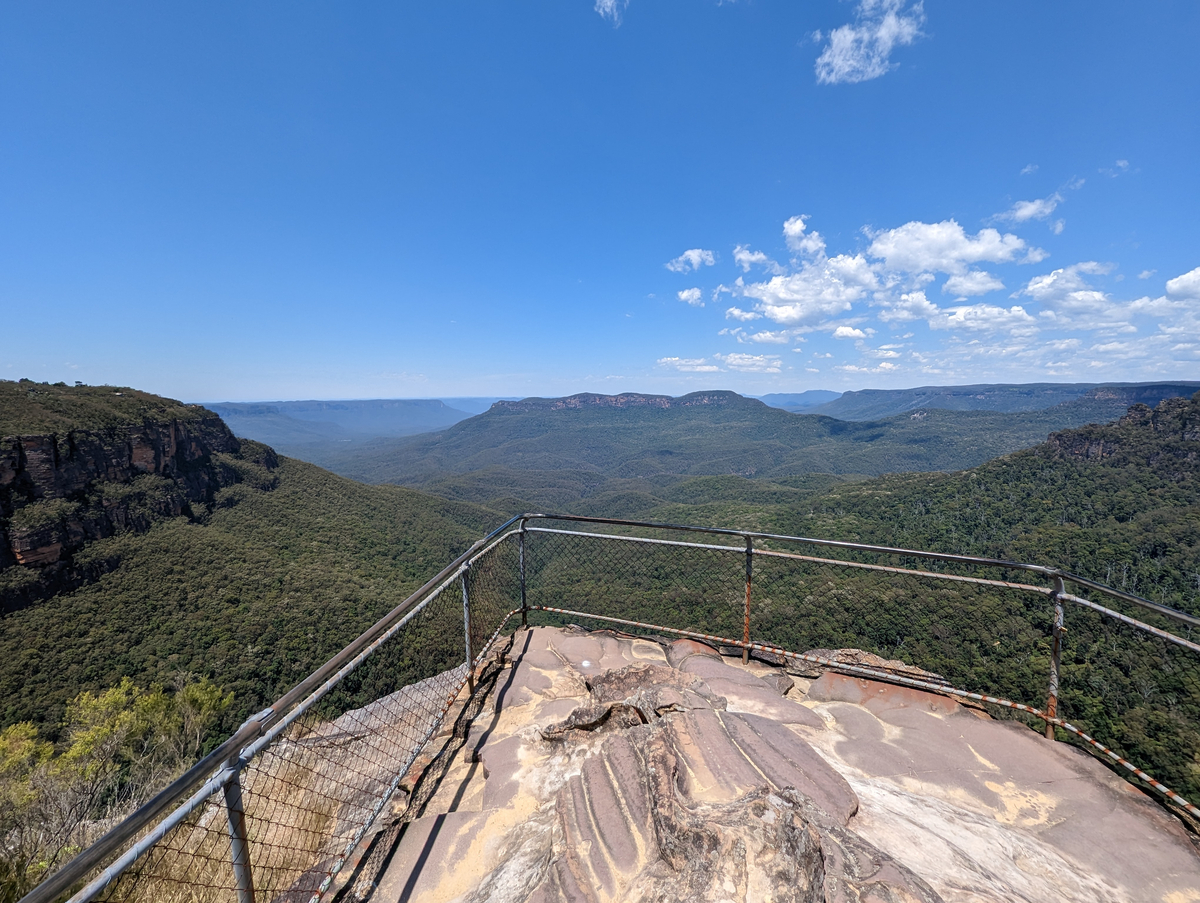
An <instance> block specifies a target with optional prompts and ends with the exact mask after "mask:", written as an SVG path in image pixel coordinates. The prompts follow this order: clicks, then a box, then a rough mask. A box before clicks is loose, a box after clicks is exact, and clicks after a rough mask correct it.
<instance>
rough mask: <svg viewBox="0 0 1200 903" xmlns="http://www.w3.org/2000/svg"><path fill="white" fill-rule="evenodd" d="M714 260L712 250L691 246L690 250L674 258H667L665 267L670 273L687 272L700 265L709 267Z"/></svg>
mask: <svg viewBox="0 0 1200 903" xmlns="http://www.w3.org/2000/svg"><path fill="white" fill-rule="evenodd" d="M716 262H717V261H716V258H715V257H714V256H713V252H712V251H705V250H704V249H703V248H692V249H691V250H688V251H684V252H683V253H682V254H680V255H679V256H678V257H676V258H675V259H674V260H668V261H667V263H666V267H667V269H668V270H670V271H671V272H672V273H687V272H690V271H692V270H698V269H700V267H710V266H712V265H713V264H714V263H716Z"/></svg>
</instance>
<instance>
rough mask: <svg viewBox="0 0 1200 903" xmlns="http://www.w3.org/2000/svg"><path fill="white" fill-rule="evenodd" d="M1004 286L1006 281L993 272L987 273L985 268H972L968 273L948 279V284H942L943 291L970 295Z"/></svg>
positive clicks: (982, 293)
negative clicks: (1002, 280)
mask: <svg viewBox="0 0 1200 903" xmlns="http://www.w3.org/2000/svg"><path fill="white" fill-rule="evenodd" d="M1002 288H1004V283H1003V282H1001V281H1000V280H999V279H998V278H997V277H995V276H993V275H992V274H991V273H985V272H984V271H983V270H971V271H970V272H967V273H962V274H959V275H957V276H951V277H950V278H949V279H947V280H946V284H945V285H943V286H942V291H944V292H950V293H951V294H954V295H963V296H967V297H969V296H971V295H986V294H987V293H988V292H995V291H999V290H1000V289H1002Z"/></svg>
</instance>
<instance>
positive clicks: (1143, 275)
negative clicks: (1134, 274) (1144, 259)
mask: <svg viewBox="0 0 1200 903" xmlns="http://www.w3.org/2000/svg"><path fill="white" fill-rule="evenodd" d="M1157 272H1158V270H1142V271H1141V272H1140V273H1138V279H1149V278H1150V277H1151V276H1153V275H1154V274H1155V273H1157Z"/></svg>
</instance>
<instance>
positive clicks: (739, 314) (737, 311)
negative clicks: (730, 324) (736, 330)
mask: <svg viewBox="0 0 1200 903" xmlns="http://www.w3.org/2000/svg"><path fill="white" fill-rule="evenodd" d="M725 319H726V320H741V321H742V322H743V323H746V322H748V321H750V320H761V319H762V314H760V313H755V312H754V311H752V310H742V309H741V308H740V307H731V308H729V310H727V311H725Z"/></svg>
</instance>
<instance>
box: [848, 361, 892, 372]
mask: <svg viewBox="0 0 1200 903" xmlns="http://www.w3.org/2000/svg"><path fill="white" fill-rule="evenodd" d="M833 369H834V370H841V371H843V372H844V373H888V372H890V371H892V370H895V369H897V367H896V365H895V364H893V363H892V362H891V361H883V362H881V363H880V364H879V366H878V367H859V366H856V365H855V364H839V365H838V366H836V367H834V368H833Z"/></svg>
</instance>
